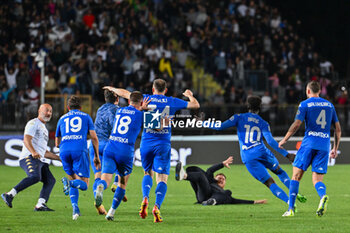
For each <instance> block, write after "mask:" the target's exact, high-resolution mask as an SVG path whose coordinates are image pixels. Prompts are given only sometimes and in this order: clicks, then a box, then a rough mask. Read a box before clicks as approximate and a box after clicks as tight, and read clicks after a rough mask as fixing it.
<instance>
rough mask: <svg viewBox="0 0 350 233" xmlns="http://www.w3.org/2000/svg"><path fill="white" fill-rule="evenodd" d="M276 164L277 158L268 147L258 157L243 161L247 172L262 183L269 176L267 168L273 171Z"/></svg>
mask: <svg viewBox="0 0 350 233" xmlns="http://www.w3.org/2000/svg"><path fill="white" fill-rule="evenodd" d="M278 165H279V163H278V160H277V159H276V157H275V156H274V154H273V153H272V152H271V151H270V150H268V149H266V152H264V154H263V155H261V156H260V157H258V158H256V159H252V160H248V161H246V162H245V166H246V167H247V169H248V171H249V173H250V174H251V175H252V176H253V177H254V178H255V179H257V180H258V181H260V182H261V183H263V184H264V183H265V182H266V181H267V180H268V179H269V178H270V177H271V176H270V174H269V172H268V171H267V169H269V170H270V171H275V170H276V169H277V167H278Z"/></svg>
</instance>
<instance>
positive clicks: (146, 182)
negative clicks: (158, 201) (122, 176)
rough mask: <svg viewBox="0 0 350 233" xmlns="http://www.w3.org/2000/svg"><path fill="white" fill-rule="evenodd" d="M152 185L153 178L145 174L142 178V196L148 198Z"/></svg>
mask: <svg viewBox="0 0 350 233" xmlns="http://www.w3.org/2000/svg"><path fill="white" fill-rule="evenodd" d="M152 185H153V180H152V177H151V176H150V175H145V176H144V177H143V180H142V194H143V198H145V197H147V198H148V199H149V193H150V191H151V188H152Z"/></svg>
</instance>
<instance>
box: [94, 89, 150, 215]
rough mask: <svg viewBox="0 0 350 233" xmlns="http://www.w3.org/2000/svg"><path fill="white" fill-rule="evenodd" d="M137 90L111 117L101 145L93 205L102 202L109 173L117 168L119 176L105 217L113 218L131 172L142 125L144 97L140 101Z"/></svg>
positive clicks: (140, 97) (144, 105)
mask: <svg viewBox="0 0 350 233" xmlns="http://www.w3.org/2000/svg"><path fill="white" fill-rule="evenodd" d="M142 99H143V96H142V94H141V92H138V91H134V92H132V93H131V94H130V105H129V106H128V107H124V108H119V109H118V110H117V112H116V114H115V117H114V124H113V129H112V132H111V135H110V137H109V140H108V143H107V145H106V147H105V149H104V152H103V153H104V155H103V156H104V159H103V165H102V176H101V180H100V181H99V182H98V184H97V191H96V197H95V202H96V206H100V205H101V204H102V194H103V190H105V189H106V188H107V187H108V185H109V183H110V182H111V179H112V177H113V174H114V173H116V172H118V174H119V175H120V180H119V183H118V187H117V189H116V191H115V193H114V198H113V203H112V207H111V208H110V210H109V211H108V214H107V216H106V219H107V220H113V219H114V213H115V211H116V209H117V208H118V206H119V204H120V202H121V201H122V200H123V197H124V195H125V189H126V185H127V182H128V179H129V176H130V174H131V172H132V166H133V161H134V150H135V148H134V147H135V141H136V138H137V136H138V135H139V133H140V130H141V128H142V122H143V121H142V120H143V114H142V112H141V110H143V109H144V107H145V108H146V106H147V104H148V101H147V99H145V101H144V102H143V101H142Z"/></svg>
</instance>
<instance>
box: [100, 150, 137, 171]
mask: <svg viewBox="0 0 350 233" xmlns="http://www.w3.org/2000/svg"><path fill="white" fill-rule="evenodd" d="M120 152H121V151H118V152H112V151H109V150H105V151H104V152H103V156H104V159H103V164H102V173H109V174H114V173H117V174H119V175H120V176H127V175H129V174H130V173H131V172H132V166H133V162H134V156H130V153H126V154H127V155H125V154H124V153H120Z"/></svg>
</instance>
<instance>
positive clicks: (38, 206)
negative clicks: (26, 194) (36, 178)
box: [35, 198, 46, 208]
mask: <svg viewBox="0 0 350 233" xmlns="http://www.w3.org/2000/svg"><path fill="white" fill-rule="evenodd" d="M45 203H46V200H45V199H44V198H39V200H38V203H37V204H36V206H35V207H36V208H40V207H42V206H43V204H45Z"/></svg>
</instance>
